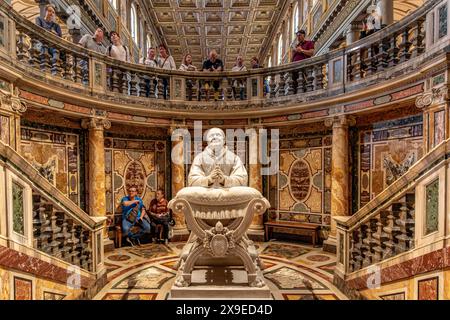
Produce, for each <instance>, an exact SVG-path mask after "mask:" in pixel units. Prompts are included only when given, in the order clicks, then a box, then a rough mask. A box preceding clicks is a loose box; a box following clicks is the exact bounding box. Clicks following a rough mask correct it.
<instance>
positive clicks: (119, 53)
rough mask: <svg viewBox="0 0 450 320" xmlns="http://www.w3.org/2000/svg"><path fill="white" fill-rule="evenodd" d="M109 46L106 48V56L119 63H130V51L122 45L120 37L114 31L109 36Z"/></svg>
mask: <svg viewBox="0 0 450 320" xmlns="http://www.w3.org/2000/svg"><path fill="white" fill-rule="evenodd" d="M109 38H110V40H111V43H112V44H111V45H110V46H109V47H108V50H107V55H108V56H109V57H111V58H114V59H117V60H119V61H124V62H130V50H128V48H127V46H124V45H123V44H122V41H121V40H120V35H119V34H118V33H117V32H116V31H111V33H110V34H109Z"/></svg>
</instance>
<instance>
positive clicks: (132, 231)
mask: <svg viewBox="0 0 450 320" xmlns="http://www.w3.org/2000/svg"><path fill="white" fill-rule="evenodd" d="M128 192H129V195H128V196H125V197H123V198H122V200H121V201H120V203H121V205H122V232H123V234H125V235H126V237H127V238H126V241H127V242H128V243H129V244H130V245H131V246H134V245H135V244H138V245H140V241H139V239H140V238H141V237H142V236H143V235H144V234H146V233H150V232H151V227H150V223H149V222H148V221H147V219H144V218H145V216H146V212H145V207H144V203H143V201H142V199H141V198H140V197H138V196H137V188H136V187H134V186H133V187H131V188H130V189H129V190H128Z"/></svg>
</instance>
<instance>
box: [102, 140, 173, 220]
mask: <svg viewBox="0 0 450 320" xmlns="http://www.w3.org/2000/svg"><path fill="white" fill-rule="evenodd" d="M165 154H166V144H165V141H153V140H130V139H128V140H126V139H118V138H110V137H107V138H105V173H106V212H107V215H111V214H115V213H116V212H117V214H118V216H119V215H120V214H121V211H120V201H121V199H122V198H123V197H124V196H125V195H127V192H128V189H129V188H130V187H131V186H132V185H134V186H136V187H137V191H138V195H139V196H140V197H141V198H142V199H143V201H144V204H145V205H146V206H148V205H149V203H150V201H151V200H152V199H153V198H154V197H155V192H156V190H157V189H158V188H161V187H162V188H163V189H166V186H165V182H166V181H167V177H166V157H165ZM118 216H117V217H116V219H118V218H119V217H118Z"/></svg>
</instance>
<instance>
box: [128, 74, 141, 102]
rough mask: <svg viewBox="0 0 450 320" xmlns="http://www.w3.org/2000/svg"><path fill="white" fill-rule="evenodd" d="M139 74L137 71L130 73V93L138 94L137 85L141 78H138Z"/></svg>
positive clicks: (132, 94)
mask: <svg viewBox="0 0 450 320" xmlns="http://www.w3.org/2000/svg"><path fill="white" fill-rule="evenodd" d="M136 77H137V75H136V74H135V73H130V95H131V96H138V89H137V88H136V85H137V84H138V83H139V82H138V81H139V79H136Z"/></svg>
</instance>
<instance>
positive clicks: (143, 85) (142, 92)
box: [136, 73, 147, 97]
mask: <svg viewBox="0 0 450 320" xmlns="http://www.w3.org/2000/svg"><path fill="white" fill-rule="evenodd" d="M136 77H137V80H138V84H137V85H138V89H139V97H146V96H147V82H146V76H145V74H142V73H141V74H136Z"/></svg>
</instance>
